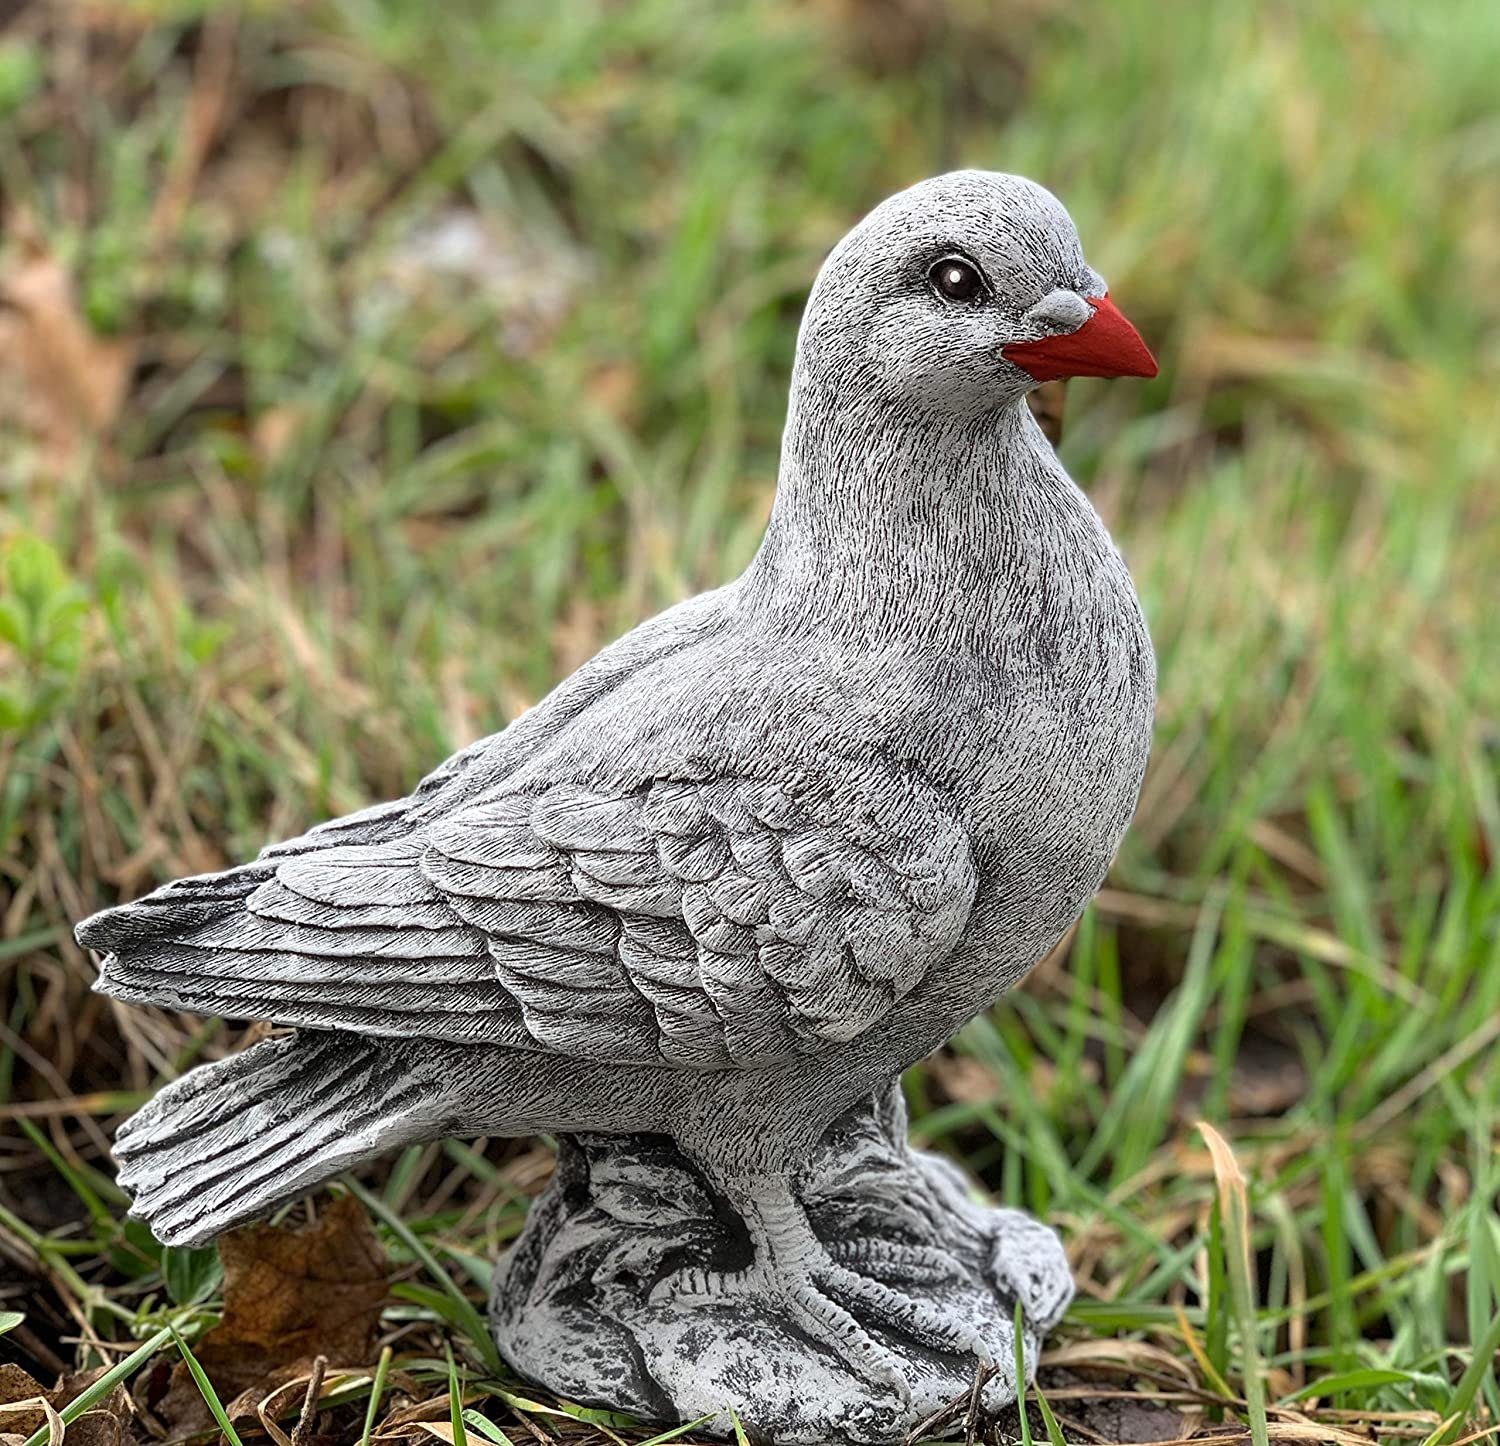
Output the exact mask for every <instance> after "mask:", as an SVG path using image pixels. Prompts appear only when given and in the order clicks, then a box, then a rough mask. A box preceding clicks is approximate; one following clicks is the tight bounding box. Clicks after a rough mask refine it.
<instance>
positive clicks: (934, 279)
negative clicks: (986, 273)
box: [927, 256, 984, 301]
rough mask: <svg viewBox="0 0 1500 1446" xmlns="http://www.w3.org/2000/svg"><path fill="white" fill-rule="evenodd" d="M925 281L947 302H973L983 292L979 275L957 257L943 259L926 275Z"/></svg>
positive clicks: (982, 283) (982, 284)
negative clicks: (945, 298) (944, 297)
mask: <svg viewBox="0 0 1500 1446" xmlns="http://www.w3.org/2000/svg"><path fill="white" fill-rule="evenodd" d="M927 279H928V280H929V281H930V282H931V283H932V284H933V286H934V287H935V288H936V289H937V290H938V292H939V293H940V294H941V295H943V296H946V297H947V298H948V300H949V301H973V299H974V298H975V297H976V296H978V295H979V293H980V292H981V291H983V290H984V282H983V281H982V280H980V277H979V273H978V272H977V271H976V270H975V269H974V268H973V267H972V266H970V265H969V263H968V262H967V261H965V260H964V259H963V258H962V257H959V256H945V257H943V259H942V260H941V261H939V262H938V263H937V264H936V265H935V266H934V267H933V268H932V270H931V271H929V272H928V273H927Z"/></svg>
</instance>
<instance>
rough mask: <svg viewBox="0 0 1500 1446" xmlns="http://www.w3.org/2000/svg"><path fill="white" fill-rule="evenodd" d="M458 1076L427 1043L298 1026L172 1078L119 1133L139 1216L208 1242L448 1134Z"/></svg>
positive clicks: (163, 1229) (160, 1234) (159, 1231)
mask: <svg viewBox="0 0 1500 1446" xmlns="http://www.w3.org/2000/svg"><path fill="white" fill-rule="evenodd" d="M450 1083H451V1072H450V1071H449V1070H447V1069H446V1068H445V1067H444V1059H443V1054H442V1051H441V1049H440V1048H432V1047H426V1048H424V1047H423V1046H422V1045H421V1043H420V1042H417V1043H415V1044H414V1046H413V1047H409V1048H403V1047H402V1046H401V1045H399V1044H398V1043H397V1042H396V1041H392V1040H380V1039H368V1038H361V1037H359V1036H355V1035H347V1034H330V1033H323V1032H315V1031H299V1032H298V1033H296V1034H293V1035H290V1036H288V1037H286V1038H282V1039H275V1040H266V1041H264V1042H263V1043H261V1044H257V1045H255V1046H253V1047H252V1048H251V1049H249V1050H247V1051H246V1052H245V1053H244V1054H242V1055H238V1056H236V1057H235V1058H233V1059H228V1060H223V1061H220V1062H219V1063H216V1064H211V1065H203V1066H200V1067H199V1068H198V1069H195V1070H193V1071H192V1072H191V1073H190V1074H187V1075H185V1076H184V1077H183V1078H182V1079H180V1080H177V1081H175V1082H174V1083H173V1084H170V1085H168V1086H167V1087H166V1088H165V1089H163V1090H162V1091H160V1092H159V1093H158V1094H157V1096H156V1097H155V1098H154V1099H153V1100H152V1101H151V1102H150V1103H149V1104H148V1105H146V1107H145V1108H144V1109H142V1110H141V1112H140V1113H139V1114H137V1115H136V1116H135V1117H134V1118H133V1119H131V1120H129V1121H128V1122H127V1123H126V1124H125V1125H124V1126H122V1127H121V1129H120V1131H119V1133H118V1134H117V1136H116V1138H115V1157H116V1159H117V1161H118V1163H119V1166H120V1173H119V1181H120V1184H121V1186H122V1187H123V1188H124V1189H125V1190H126V1191H127V1192H128V1193H129V1194H130V1196H131V1202H132V1203H131V1213H132V1214H133V1215H136V1216H138V1217H139V1218H140V1219H142V1220H144V1221H145V1222H146V1223H147V1224H148V1225H149V1226H150V1227H151V1230H152V1233H153V1234H155V1235H156V1237H157V1238H158V1239H159V1240H161V1241H163V1242H165V1243H166V1244H168V1245H199V1244H202V1243H203V1242H204V1241H207V1240H210V1239H212V1238H213V1237H214V1236H215V1235H219V1234H221V1233H222V1232H223V1231H225V1230H228V1229H231V1228H233V1227H234V1226H236V1225H242V1224H245V1223H246V1222H248V1221H250V1220H254V1219H257V1218H259V1217H261V1216H264V1215H266V1214H268V1213H269V1212H270V1211H271V1210H273V1209H275V1208H276V1206H278V1205H280V1204H282V1203H283V1202H285V1201H287V1200H291V1199H294V1198H296V1196H298V1195H300V1194H302V1193H303V1192H304V1191H306V1190H309V1189H311V1188H312V1187H313V1186H315V1185H318V1184H320V1183H321V1182H322V1181H324V1180H327V1179H329V1178H330V1177H332V1176H334V1175H337V1174H339V1173H340V1172H341V1171H344V1170H347V1169H349V1168H350V1167H351V1166H353V1165H357V1164H359V1163H361V1162H362V1161H364V1160H367V1159H370V1158H372V1157H373V1156H375V1155H378V1154H381V1153H383V1152H384V1151H386V1150H390V1149H393V1148H396V1147H399V1146H401V1145H407V1144H414V1143H417V1142H419V1141H424V1140H429V1139H432V1138H434V1137H436V1136H439V1135H442V1134H444V1133H446V1132H447V1126H448V1124H449V1122H448V1121H447V1120H446V1119H445V1116H444V1108H445V1106H444V1101H445V1099H447V1098H448V1097H449V1088H448V1086H449V1084H450Z"/></svg>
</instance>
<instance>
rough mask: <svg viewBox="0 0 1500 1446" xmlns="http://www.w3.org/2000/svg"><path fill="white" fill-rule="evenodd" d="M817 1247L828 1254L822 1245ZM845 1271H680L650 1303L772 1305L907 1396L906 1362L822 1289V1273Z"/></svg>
mask: <svg viewBox="0 0 1500 1446" xmlns="http://www.w3.org/2000/svg"><path fill="white" fill-rule="evenodd" d="M815 1250H816V1253H817V1254H822V1250H821V1247H815ZM808 1254H812V1252H808ZM839 1272H840V1267H839V1266H836V1265H835V1264H834V1263H833V1262H832V1261H831V1260H830V1261H826V1262H824V1263H822V1265H821V1268H818V1266H816V1265H810V1264H809V1263H807V1262H805V1261H800V1262H798V1263H796V1264H788V1263H786V1262H782V1261H777V1260H774V1259H772V1260H765V1259H762V1260H757V1261H756V1262H754V1263H753V1264H751V1265H749V1266H747V1267H746V1268H745V1269H743V1270H733V1271H720V1270H694V1269H686V1270H677V1271H673V1272H672V1274H670V1275H668V1276H665V1277H664V1278H663V1279H661V1280H659V1281H658V1282H657V1283H656V1285H655V1286H654V1287H653V1288H652V1290H651V1294H650V1304H652V1305H666V1304H671V1305H675V1306H681V1307H686V1308H689V1309H705V1308H712V1307H715V1306H721V1307H725V1308H728V1309H731V1310H743V1309H745V1308H746V1307H751V1308H753V1307H755V1306H760V1307H762V1308H769V1309H771V1310H773V1311H775V1312H776V1313H777V1314H779V1315H781V1316H783V1317H784V1318H785V1319H786V1320H787V1321H788V1322H789V1323H790V1324H791V1325H792V1326H794V1327H795V1328H796V1329H797V1330H798V1331H800V1332H801V1333H802V1334H803V1335H804V1336H806V1337H807V1338H808V1339H810V1340H812V1341H813V1342H815V1343H816V1344H817V1345H819V1346H821V1347H822V1348H823V1349H824V1350H825V1351H827V1352H828V1353H830V1354H831V1355H833V1356H834V1357H835V1358H836V1359H837V1360H839V1361H840V1362H841V1363H842V1364H843V1365H844V1366H845V1368H846V1369H848V1370H849V1371H850V1372H851V1373H852V1374H853V1375H854V1376H856V1377H857V1378H858V1379H859V1380H861V1381H863V1382H864V1383H865V1384H866V1385H869V1386H875V1387H878V1388H881V1389H883V1390H890V1391H894V1392H895V1393H896V1394H897V1396H898V1397H899V1398H900V1399H901V1400H905V1399H906V1397H907V1396H908V1394H909V1392H908V1390H907V1386H906V1375H905V1372H904V1371H903V1370H902V1367H901V1362H900V1361H899V1360H898V1359H897V1358H896V1356H895V1355H894V1354H892V1353H891V1352H890V1351H888V1350H887V1349H886V1348H885V1347H884V1346H882V1345H881V1344H880V1342H879V1341H877V1340H876V1339H875V1337H874V1336H872V1335H871V1334H870V1333H869V1331H867V1330H866V1329H865V1328H864V1327H863V1326H862V1325H861V1324H860V1323H859V1321H857V1320H856V1319H855V1318H854V1316H853V1315H851V1314H850V1313H849V1311H847V1310H846V1309H845V1308H844V1307H843V1306H841V1305H840V1304H839V1303H838V1302H837V1301H836V1300H834V1299H833V1297H832V1296H830V1295H829V1294H828V1293H827V1292H826V1291H825V1290H824V1289H822V1288H821V1286H820V1284H819V1281H820V1279H821V1278H822V1277H824V1276H828V1275H837V1274H838V1273H839Z"/></svg>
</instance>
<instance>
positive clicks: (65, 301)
mask: <svg viewBox="0 0 1500 1446" xmlns="http://www.w3.org/2000/svg"><path fill="white" fill-rule="evenodd" d="M8 230H9V233H10V235H9V237H8V239H9V241H10V242H11V246H10V248H9V251H8V264H7V265H6V266H5V268H4V270H3V271H0V399H4V402H3V411H0V422H8V423H10V424H11V425H14V426H17V427H19V428H20V430H22V431H23V432H26V433H29V434H31V436H32V437H33V438H34V440H35V442H36V443H37V445H38V447H39V448H40V450H41V451H42V453H43V455H44V457H46V459H47V460H48V462H49V464H51V465H52V466H54V467H56V468H59V469H61V468H62V467H64V466H65V465H66V464H67V463H68V462H70V461H71V460H73V458H74V457H76V456H77V455H78V453H79V451H80V450H81V449H82V448H83V447H84V446H85V445H86V444H88V443H89V442H91V441H94V440H96V439H98V438H99V437H101V436H103V435H104V434H106V433H107V432H108V431H109V429H110V428H111V427H112V426H113V425H114V423H115V421H116V419H117V418H118V416H119V414H120V408H121V406H122V405H123V403H124V400H125V393H126V387H127V385H128V383H129V380H130V373H131V369H132V367H133V365H134V355H135V348H134V345H133V344H132V343H129V342H125V341H118V340H108V339H106V338H104V337H100V336H96V335H95V334H94V332H93V330H92V328H91V327H90V326H89V324H88V322H87V321H86V320H85V319H84V316H83V313H82V311H81V310H80V309H79V306H78V302H77V299H76V297H75V295H74V290H73V281H72V277H71V276H69V274H68V271H67V268H66V267H65V266H64V265H63V264H62V262H61V261H60V260H59V259H58V257H57V256H56V255H55V254H54V253H53V251H52V250H51V248H50V247H48V245H47V244H46V242H45V240H44V239H43V238H42V236H41V235H40V233H39V232H38V231H37V229H36V227H35V224H34V223H33V222H32V221H31V219H30V218H29V217H28V216H26V215H24V214H20V215H18V216H17V217H15V218H13V219H12V222H11V224H10V226H9V228H8Z"/></svg>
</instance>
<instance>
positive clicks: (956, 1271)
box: [828, 1236, 969, 1285]
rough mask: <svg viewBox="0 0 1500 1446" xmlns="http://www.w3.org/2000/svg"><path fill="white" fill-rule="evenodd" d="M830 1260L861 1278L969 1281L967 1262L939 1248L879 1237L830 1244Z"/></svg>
mask: <svg viewBox="0 0 1500 1446" xmlns="http://www.w3.org/2000/svg"><path fill="white" fill-rule="evenodd" d="M828 1258H829V1259H830V1260H832V1261H833V1262H834V1263H835V1264H837V1265H841V1266H844V1267H846V1268H847V1269H849V1270H852V1271H855V1272H857V1273H858V1274H860V1275H868V1276H874V1277H875V1278H876V1279H879V1280H898V1281H903V1280H904V1281H911V1282H912V1283H914V1284H918V1285H941V1284H948V1283H958V1282H960V1281H964V1280H967V1279H968V1278H969V1271H968V1269H967V1268H966V1267H965V1266H964V1264H963V1262H962V1261H960V1260H959V1259H958V1258H957V1257H956V1256H954V1255H951V1254H950V1253H949V1252H948V1251H946V1250H943V1249H942V1248H940V1247H939V1246H936V1245H908V1244H905V1243H904V1242H900V1241H893V1240H881V1239H879V1238H878V1237H875V1236H864V1237H861V1238H859V1239H856V1240H843V1241H839V1242H837V1243H836V1244H833V1245H830V1246H828Z"/></svg>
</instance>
